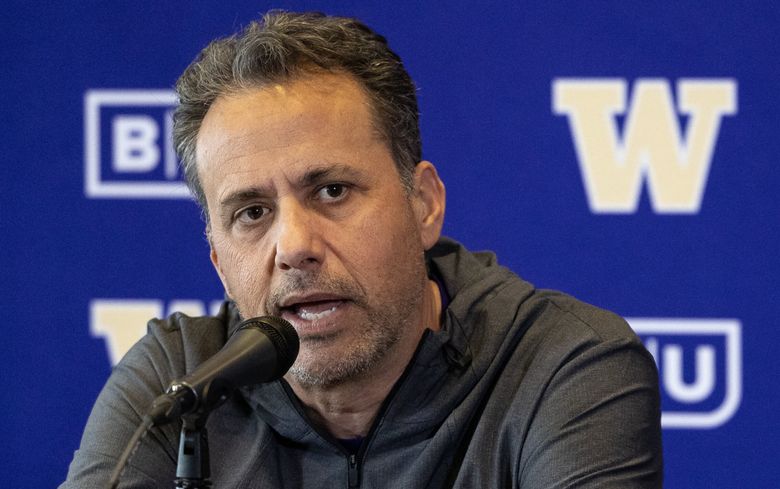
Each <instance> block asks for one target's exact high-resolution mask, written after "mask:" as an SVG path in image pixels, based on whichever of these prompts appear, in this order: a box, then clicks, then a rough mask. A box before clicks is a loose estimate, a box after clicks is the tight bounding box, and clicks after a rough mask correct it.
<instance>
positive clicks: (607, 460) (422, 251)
mask: <svg viewBox="0 0 780 489" xmlns="http://www.w3.org/2000/svg"><path fill="white" fill-rule="evenodd" d="M177 90H178V92H179V96H180V99H181V105H180V107H179V108H178V110H177V113H176V117H175V144H176V147H177V150H178V152H179V156H180V158H181V159H182V161H183V164H184V169H185V174H186V176H187V179H188V183H189V185H190V188H191V189H192V190H193V193H194V194H195V196H196V198H197V199H198V201H199V202H200V204H201V206H202V207H203V210H204V214H205V216H206V221H207V234H208V238H209V242H210V245H211V260H212V262H213V263H214V267H215V268H216V270H217V273H218V274H219V277H220V279H221V280H222V283H223V284H224V286H225V291H226V294H227V296H228V297H229V299H230V300H229V301H227V302H226V304H225V306H224V307H223V309H222V312H221V313H220V314H219V315H218V316H217V317H205V318H188V317H185V316H183V315H174V316H173V317H171V318H169V319H167V320H164V321H162V320H155V321H152V322H151V323H150V326H149V333H148V335H147V336H146V337H145V338H144V339H143V340H142V341H141V342H139V344H137V345H136V346H135V347H134V348H133V349H132V350H131V351H130V353H128V355H127V356H126V357H125V358H124V359H123V361H122V362H121V363H120V365H119V366H118V367H117V368H116V369H115V372H114V373H113V374H112V376H111V378H110V379H109V381H108V383H107V385H106V387H105V388H104V390H103V392H102V393H101V395H100V397H99V398H98V401H97V403H96V406H95V408H94V410H93V413H92V415H91V417H90V420H89V422H88V425H87V428H86V430H85V434H84V439H83V440H82V444H81V448H80V449H79V450H78V452H77V453H76V455H75V458H74V461H73V463H72V465H71V468H70V472H69V474H68V480H67V481H66V482H65V484H64V486H63V487H68V488H69V487H74V488H75V487H79V488H87V487H103V486H104V485H105V481H106V480H107V478H108V475H109V474H110V472H111V470H112V468H113V466H114V464H115V463H116V460H117V458H118V456H119V454H120V453H121V451H122V449H123V447H124V445H125V444H126V443H127V441H128V439H129V438H130V435H131V434H132V432H133V431H134V429H135V427H136V426H137V425H138V423H139V422H140V416H141V415H143V414H144V413H145V412H146V410H147V409H148V406H149V404H150V403H151V401H152V400H153V399H154V398H155V397H156V396H157V395H159V394H160V393H161V392H162V391H163V390H164V389H165V386H166V385H167V384H168V383H169V382H170V381H171V380H173V379H176V378H180V377H182V376H183V375H185V374H186V373H187V372H190V371H192V370H193V369H194V368H195V367H197V366H198V365H199V364H200V363H202V362H203V361H204V360H205V359H206V358H208V357H210V356H211V355H213V354H214V353H216V352H217V351H218V350H219V349H220V348H221V347H222V345H224V343H225V341H226V338H227V337H228V336H229V335H230V333H231V332H232V331H233V329H235V327H236V325H237V324H238V323H239V322H240V320H241V319H242V318H249V317H254V316H262V315H275V316H281V317H283V318H285V319H287V320H288V321H290V322H291V323H292V324H293V326H294V327H295V329H296V330H297V332H298V334H299V336H300V341H301V347H300V354H299V356H298V358H297V360H296V362H295V364H294V365H293V367H292V368H291V370H290V371H289V373H288V374H287V375H286V376H285V378H284V380H283V381H278V382H274V383H270V384H263V385H258V386H252V387H249V388H244V389H241V390H240V392H238V393H236V395H234V396H233V398H231V400H230V401H229V402H228V403H226V404H225V405H223V406H222V407H220V408H219V409H218V410H216V411H215V412H214V413H212V414H211V416H210V418H209V421H208V425H207V426H208V429H209V436H210V442H209V444H210V451H211V469H212V480H213V482H214V485H215V487H243V488H270V487H273V488H280V487H296V488H297V487H301V488H308V487H312V488H314V487H317V488H320V487H366V488H370V487H393V488H396V487H403V488H408V487H419V488H435V487H458V488H482V487H525V488H543V487H621V488H627V487H660V485H661V477H662V476H661V453H660V429H659V397H658V390H657V378H656V372H655V367H654V363H653V360H652V357H651V356H650V355H649V354H648V353H647V352H646V351H645V350H644V349H643V348H642V346H641V344H640V342H639V341H638V339H637V338H636V337H635V336H634V335H633V334H632V333H631V331H630V330H629V328H628V327H627V325H626V324H625V322H624V321H623V320H621V319H620V318H618V317H617V316H615V315H613V314H611V313H608V312H606V311H602V310H599V309H596V308H594V307H592V306H588V305H586V304H583V303H580V302H578V301H576V300H574V299H572V298H570V297H567V296H565V295H563V294H559V293H556V292H550V291H538V290H535V289H534V288H533V287H532V286H531V285H530V284H528V283H526V282H524V281H522V280H521V279H520V278H518V277H517V276H515V275H514V274H512V273H511V272H510V271H508V270H506V269H504V268H502V267H500V266H498V265H497V264H496V261H495V259H494V257H493V256H492V255H489V254H476V255H475V254H471V253H469V252H468V251H466V250H465V249H464V248H462V247H461V246H460V245H459V244H457V243H455V242H454V241H451V240H448V239H445V238H441V237H440V233H441V228H442V222H443V217H444V201H445V195H444V186H443V184H442V182H441V180H440V179H439V177H438V175H437V172H436V169H435V167H434V166H433V164H431V163H430V162H427V161H421V149H420V138H419V129H418V124H417V103H416V99H415V89H414V85H413V83H412V81H411V79H410V78H409V76H408V74H407V73H406V71H405V70H404V68H403V65H402V64H401V61H400V59H399V58H398V57H397V56H396V55H395V54H394V53H393V52H392V51H390V50H389V48H388V47H387V44H386V42H385V40H384V38H382V37H380V36H378V35H377V34H375V33H373V32H371V31H370V30H369V29H368V28H366V27H365V26H363V25H362V24H360V23H359V22H357V21H355V20H351V19H342V18H332V17H325V16H321V15H318V14H289V13H280V12H272V13H270V14H268V15H266V16H265V17H264V19H263V21H262V22H261V23H253V24H251V25H250V26H249V27H247V28H246V29H245V30H244V31H243V32H242V33H241V34H239V35H237V36H236V37H231V38H227V39H223V40H219V41H216V42H214V43H212V44H211V45H209V46H208V47H207V48H206V49H205V50H204V51H203V52H202V53H201V54H200V56H199V57H198V59H196V60H195V62H193V64H192V65H191V66H190V67H189V68H188V69H187V70H186V72H185V73H184V74H183V75H182V77H181V79H180V80H179V82H178V84H177ZM178 436H179V426H176V425H172V426H165V427H163V428H161V429H158V428H156V429H154V430H153V431H152V432H151V434H150V436H148V437H146V438H145V439H144V441H143V442H142V444H141V447H140V449H139V450H138V452H137V453H136V454H135V456H134V457H133V459H132V460H131V463H130V466H129V468H128V469H127V470H126V472H125V474H124V476H123V478H122V481H123V484H126V486H125V485H123V486H122V487H164V486H166V485H171V484H172V482H171V481H172V480H173V478H174V469H175V465H176V457H177V449H178V448H177V447H178Z"/></svg>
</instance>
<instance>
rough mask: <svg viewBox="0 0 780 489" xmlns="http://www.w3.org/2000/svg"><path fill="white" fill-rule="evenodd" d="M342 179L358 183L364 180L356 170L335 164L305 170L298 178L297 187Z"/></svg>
mask: <svg viewBox="0 0 780 489" xmlns="http://www.w3.org/2000/svg"><path fill="white" fill-rule="evenodd" d="M343 178H348V179H351V180H357V181H358V182H360V181H362V180H364V179H365V175H364V174H363V172H361V171H360V170H358V169H357V168H354V167H352V166H349V165H344V164H339V163H337V164H331V165H327V166H321V167H314V168H311V169H309V170H307V171H306V173H304V174H303V176H302V177H301V178H300V180H299V182H298V185H299V186H301V187H312V186H315V185H318V184H321V183H323V182H327V181H328V180H339V179H343Z"/></svg>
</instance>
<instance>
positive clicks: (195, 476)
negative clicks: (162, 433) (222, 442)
mask: <svg viewBox="0 0 780 489" xmlns="http://www.w3.org/2000/svg"><path fill="white" fill-rule="evenodd" d="M208 416H209V415H208V412H203V411H198V412H195V413H193V414H190V415H187V416H182V421H183V423H182V427H181V436H180V438H179V460H178V461H177V463H176V479H175V483H176V486H175V487H176V489H209V488H210V487H211V481H210V480H209V477H211V468H210V464H209V440H208V434H207V433H206V419H207V418H208Z"/></svg>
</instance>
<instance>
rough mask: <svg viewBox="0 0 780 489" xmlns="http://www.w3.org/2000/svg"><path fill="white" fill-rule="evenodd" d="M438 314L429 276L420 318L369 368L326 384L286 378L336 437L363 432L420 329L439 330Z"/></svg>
mask: <svg viewBox="0 0 780 489" xmlns="http://www.w3.org/2000/svg"><path fill="white" fill-rule="evenodd" d="M440 316H441V296H440V294H439V287H438V285H436V283H435V282H433V281H432V280H428V283H427V284H426V287H425V293H424V296H423V301H422V312H421V314H420V320H419V321H417V322H416V324H415V326H414V327H413V328H410V329H409V330H408V331H407V332H405V334H404V335H403V336H402V338H401V340H400V341H399V342H398V343H397V344H396V345H394V347H393V349H392V350H391V351H390V352H388V354H387V355H385V357H384V358H383V359H382V361H380V362H379V363H378V364H377V365H376V366H375V368H373V369H372V370H371V371H370V372H367V373H365V374H364V375H361V376H360V377H359V378H354V379H349V380H346V381H344V382H342V383H339V384H337V385H334V386H327V387H323V386H309V385H302V384H300V383H298V382H297V381H295V379H294V378H288V379H287V380H288V382H289V383H290V386H291V387H292V389H293V392H295V395H296V396H298V398H299V399H300V400H301V402H302V404H303V405H304V407H305V408H306V411H307V414H308V416H309V418H310V419H311V421H312V422H314V423H316V424H318V425H319V426H321V427H322V428H324V429H325V430H327V431H328V432H329V433H330V434H331V435H333V436H334V437H336V438H341V439H347V438H355V437H359V436H366V435H367V434H368V431H369V430H370V429H371V425H372V424H373V422H374V419H375V418H376V416H377V414H378V413H379V408H380V407H381V406H382V403H383V402H384V400H385V399H386V398H387V396H388V395H389V394H390V391H391V390H392V388H393V386H394V385H395V383H396V382H397V381H398V379H399V378H400V377H401V375H402V374H403V372H404V370H405V369H406V366H407V365H408V364H409V362H410V361H411V359H412V356H413V355H414V352H415V350H416V349H417V345H418V344H419V342H420V338H421V337H422V334H423V332H424V331H425V329H426V328H428V329H433V330H438V329H439V320H440V319H439V318H440Z"/></svg>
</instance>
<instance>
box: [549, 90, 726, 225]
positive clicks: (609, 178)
mask: <svg viewBox="0 0 780 489" xmlns="http://www.w3.org/2000/svg"><path fill="white" fill-rule="evenodd" d="M552 91H553V101H552V102H553V112H555V113H556V114H559V115H567V116H568V118H569V126H570V128H571V132H572V135H573V136H574V145H575V149H576V151H577V158H578V159H579V163H580V171H581V172H582V179H583V181H584V184H585V191H586V193H587V196H588V202H589V204H590V209H591V211H593V212H595V213H632V212H636V209H637V205H638V204H639V193H640V190H641V187H642V181H643V179H644V178H646V179H647V187H648V190H649V192H650V201H651V203H652V206H653V209H654V210H655V212H657V213H684V214H693V213H696V212H698V211H699V208H700V207H701V201H702V197H703V196H704V187H705V186H706V183H707V175H708V174H709V169H710V161H711V160H712V153H713V149H714V147H715V140H716V139H717V136H718V130H719V128H720V120H721V118H722V117H723V116H725V115H733V114H735V113H736V111H737V83H736V82H735V81H734V80H729V79H710V80H693V79H689V80H680V81H679V82H678V83H677V110H678V111H679V112H680V113H681V114H684V115H687V116H689V119H688V122H687V127H686V128H685V130H684V136H683V130H681V128H680V124H679V122H678V119H677V114H676V113H675V109H674V105H673V101H672V94H671V89H670V88H669V83H668V82H667V81H666V80H659V79H639V80H637V81H636V82H635V84H634V88H633V94H632V95H633V96H632V98H631V105H630V108H629V109H628V111H626V98H627V97H626V91H627V82H626V81H625V80H622V79H579V78H559V79H556V80H554V81H553V87H552ZM623 114H626V119H625V126H624V129H623V135H622V138H620V139H618V129H617V123H616V121H615V116H616V115H623Z"/></svg>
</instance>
